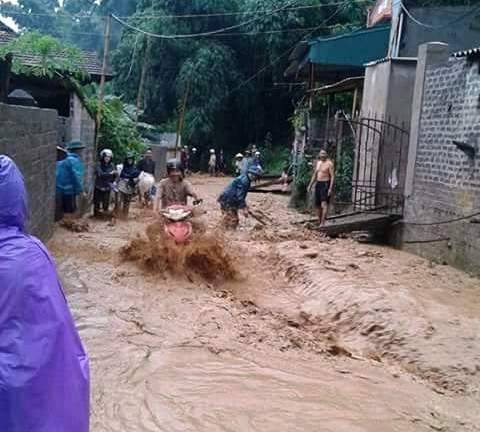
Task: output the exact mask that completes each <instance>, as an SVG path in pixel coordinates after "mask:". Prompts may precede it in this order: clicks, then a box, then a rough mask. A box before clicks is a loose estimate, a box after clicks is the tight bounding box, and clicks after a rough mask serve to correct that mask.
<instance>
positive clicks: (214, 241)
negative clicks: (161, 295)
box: [120, 223, 239, 281]
mask: <svg viewBox="0 0 480 432" xmlns="http://www.w3.org/2000/svg"><path fill="white" fill-rule="evenodd" d="M120 256H121V257H122V258H123V259H124V260H125V261H133V262H136V263H139V264H140V265H141V266H142V268H143V269H144V271H146V272H149V273H157V274H166V273H170V274H173V275H177V276H178V275H185V276H187V278H193V277H194V276H195V275H199V276H200V277H202V278H203V279H205V280H207V281H215V280H232V279H236V278H237V277H238V275H239V272H238V270H237V268H236V266H235V260H234V259H233V257H232V256H230V254H229V253H228V252H227V248H226V244H225V241H224V240H223V238H222V237H221V236H218V235H217V236H213V235H211V234H206V233H202V232H200V233H198V232H197V233H196V234H195V235H194V237H192V240H191V242H190V243H188V244H185V245H177V244H175V243H174V242H173V241H172V240H170V239H169V238H167V237H166V236H165V235H164V230H163V226H162V225H161V224H159V223H154V224H151V225H149V226H148V227H147V229H146V237H143V236H138V237H137V238H135V239H133V240H131V241H130V243H129V244H128V245H126V246H124V247H123V248H122V249H121V250H120Z"/></svg>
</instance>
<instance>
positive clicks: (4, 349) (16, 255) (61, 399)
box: [0, 155, 89, 432]
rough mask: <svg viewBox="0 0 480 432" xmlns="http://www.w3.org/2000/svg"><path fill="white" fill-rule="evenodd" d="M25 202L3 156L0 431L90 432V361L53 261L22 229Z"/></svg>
mask: <svg viewBox="0 0 480 432" xmlns="http://www.w3.org/2000/svg"><path fill="white" fill-rule="evenodd" d="M26 202H27V199H26V191H25V186H24V181H23V177H22V175H21V174H20V171H19V170H18V168H17V167H16V165H15V164H14V163H13V161H12V160H11V159H9V158H8V157H7V156H3V155H0V431H1V432H88V429H89V371H88V357H87V355H86V353H85V351H84V349H83V347H82V343H81V341H80V338H79V336H78V333H77V330H76V329H75V325H74V323H73V319H72V316H71V314H70V311H69V309H68V305H67V302H66V300H65V297H64V294H63V291H62V288H61V286H60V282H59V280H58V277H57V273H56V269H55V263H54V262H53V260H52V258H51V257H50V255H49V254H48V252H47V250H46V249H45V246H43V244H42V243H41V242H40V241H39V240H37V239H36V238H34V237H32V236H30V235H28V234H27V232H26V231H25V222H26V217H27V205H26ZM52 217H53V215H52Z"/></svg>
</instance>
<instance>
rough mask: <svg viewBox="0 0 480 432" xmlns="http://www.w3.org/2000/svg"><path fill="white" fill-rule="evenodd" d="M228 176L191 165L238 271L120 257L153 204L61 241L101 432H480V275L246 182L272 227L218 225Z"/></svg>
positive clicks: (55, 247)
mask: <svg viewBox="0 0 480 432" xmlns="http://www.w3.org/2000/svg"><path fill="white" fill-rule="evenodd" d="M226 181H227V180H226V179H213V180H212V179H210V178H207V177H197V178H194V179H193V183H194V185H195V187H196V188H197V189H198V190H199V192H200V194H201V195H202V196H203V197H204V198H205V206H204V208H205V209H206V210H207V212H206V213H205V214H204V215H203V216H202V217H201V218H202V220H203V223H204V224H205V225H206V226H207V232H209V233H212V234H214V235H218V237H219V238H220V237H222V236H224V237H223V238H222V239H221V241H222V243H223V244H224V245H225V253H227V254H230V256H232V257H233V261H234V263H233V265H234V266H235V267H236V269H238V271H239V275H238V276H237V277H236V278H235V279H234V280H226V281H213V282H212V281H210V282H208V281H206V280H205V279H203V278H201V277H200V276H196V275H195V274H192V273H189V274H188V275H186V276H185V277H181V276H172V275H170V274H168V273H160V274H159V273H151V272H145V269H144V268H143V267H142V266H140V265H138V263H134V262H125V261H123V260H122V259H121V258H120V250H121V249H122V247H124V246H126V245H128V244H129V242H130V240H131V239H133V238H136V237H137V235H138V234H139V233H144V232H145V229H146V227H147V226H149V225H151V224H152V222H154V219H153V218H152V216H151V214H150V213H149V212H148V211H144V210H137V209H134V211H133V214H132V216H131V219H130V220H129V221H128V222H124V221H117V222H115V223H112V222H107V221H103V222H96V221H89V222H88V224H89V230H88V231H87V232H80V233H74V232H71V231H68V230H66V229H65V228H61V227H59V228H58V229H57V232H56V234H55V236H54V238H53V240H52V241H51V242H50V244H49V247H50V249H51V250H52V252H53V253H54V255H55V257H56V259H57V262H58V264H59V273H60V276H61V278H62V280H63V282H64V287H65V290H66V292H67V295H68V299H69V302H70V305H71V308H72V310H73V312H74V315H75V318H76V322H77V325H78V327H79V330H80V333H81V336H82V339H83V341H84V343H85V345H86V347H87V349H88V352H89V355H90V359H91V369H92V428H91V430H92V432H107V431H108V432H124V431H129V432H137V431H138V432H140V431H142V432H143V431H146V432H149V431H152V432H153V431H165V432H172V431H205V432H207V431H208V432H211V431H262V432H263V431H315V432H316V431H322V432H323V431H326V432H328V431H332V432H333V431H337V432H338V431H345V432H357V431H365V432H367V431H368V432H389V431H402V432H408V431H452V432H457V431H477V430H480V396H479V385H480V343H479V342H480V341H479V338H480V336H479V334H480V318H479V317H480V296H479V292H480V281H479V280H478V279H475V278H472V277H470V276H469V275H466V274H464V273H462V272H459V271H457V270H454V269H452V268H450V267H447V266H435V265H432V264H431V263H429V262H428V261H425V260H423V259H421V258H418V257H416V256H413V255H409V254H406V253H403V252H399V251H395V250H392V249H388V248H382V247H377V246H369V245H361V244H356V243H354V242H353V241H351V240H348V239H345V240H340V239H339V240H328V239H323V238H319V237H317V236H316V234H314V233H312V232H311V231H304V230H302V229H301V228H300V226H299V225H295V224H292V222H295V221H298V220H302V219H304V216H302V215H299V214H297V213H295V212H292V211H290V210H288V209H287V206H286V204H287V203H286V199H285V198H283V197H278V196H270V195H254V194H251V195H250V196H249V201H250V204H251V207H252V208H253V209H254V211H257V213H258V212H261V215H260V216H261V219H262V221H263V222H266V223H267V225H266V226H265V225H263V224H261V223H260V222H258V221H256V220H255V219H252V218H250V219H249V220H242V224H241V229H240V230H239V231H237V232H235V233H223V232H222V231H221V229H220V228H219V218H220V214H219V211H218V209H217V206H216V203H215V198H216V196H217V194H218V192H219V191H220V190H221V188H222V187H223V185H224V184H225V183H226Z"/></svg>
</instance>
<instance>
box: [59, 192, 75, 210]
mask: <svg viewBox="0 0 480 432" xmlns="http://www.w3.org/2000/svg"><path fill="white" fill-rule="evenodd" d="M62 209H63V213H69V214H72V213H75V212H76V211H77V197H76V196H75V195H62Z"/></svg>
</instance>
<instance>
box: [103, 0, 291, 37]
mask: <svg viewBox="0 0 480 432" xmlns="http://www.w3.org/2000/svg"><path fill="white" fill-rule="evenodd" d="M295 3H297V2H296V1H294V2H292V3H290V5H287V6H284V7H281V8H279V9H276V10H275V11H273V12H271V13H270V14H268V15H273V14H275V13H277V12H279V11H282V10H284V9H285V8H287V7H290V6H292V5H293V4H295ZM264 17H265V16H264V15H262V16H257V17H255V18H252V19H250V20H248V21H244V22H241V23H238V24H235V25H232V26H229V27H223V28H220V29H217V30H211V31H207V32H202V33H191V34H177V35H165V34H156V33H151V32H148V31H145V30H142V29H141V28H138V27H135V26H133V25H131V24H128V23H127V22H126V21H124V20H122V19H121V18H119V17H117V16H116V15H113V14H112V18H113V19H114V20H115V21H117V22H118V23H120V24H122V25H123V26H125V27H127V28H129V29H130V30H133V31H136V32H138V33H143V34H144V35H146V36H149V37H152V38H156V39H190V38H194V37H203V36H211V35H215V34H219V33H225V32H227V31H230V30H235V29H237V28H240V27H243V26H246V25H248V24H251V23H252V22H254V21H257V20H259V19H261V18H264Z"/></svg>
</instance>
